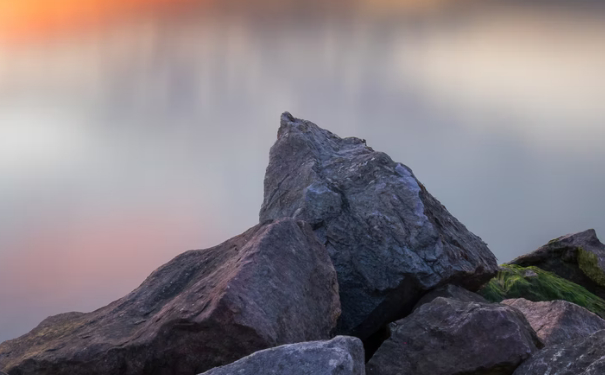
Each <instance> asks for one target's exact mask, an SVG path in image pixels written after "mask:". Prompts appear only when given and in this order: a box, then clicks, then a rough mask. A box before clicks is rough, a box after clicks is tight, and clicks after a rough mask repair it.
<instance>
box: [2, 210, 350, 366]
mask: <svg viewBox="0 0 605 375" xmlns="http://www.w3.org/2000/svg"><path fill="white" fill-rule="evenodd" d="M339 315H340V304H339V300H338V283H337V280H336V272H335V270H334V268H333V266H332V263H331V262H330V258H329V256H328V253H327V252H326V249H325V247H324V246H323V245H322V244H321V243H320V242H319V241H318V240H317V238H316V237H315V235H314V234H313V231H312V229H311V227H310V226H309V225H308V224H306V223H303V222H299V221H296V220H292V219H285V220H280V221H276V222H273V223H266V224H263V225H258V226H256V227H253V228H252V229H250V230H248V231H247V232H245V233H243V234H242V235H240V236H237V237H235V238H233V239H231V240H228V241H227V242H225V243H223V244H221V245H218V246H216V247H213V248H210V249H207V250H195V251H188V252H185V253H183V254H181V255H179V256H178V257H176V258H175V259H174V260H172V261H171V262H169V263H167V264H166V265H164V266H162V267H160V268H159V269H158V270H156V271H155V272H154V273H152V274H151V275H150V276H149V277H148V278H147V280H145V281H144V282H143V284H142V285H141V286H140V287H139V288H137V289H136V290H134V291H133V292H131V293H130V294H128V295H127V296H125V297H124V298H122V299H120V300H117V301H115V302H113V303H111V304H110V305H108V306H106V307H103V308H101V309H99V310H97V311H95V312H92V313H89V314H82V313H70V314H63V315H59V316H55V317H51V318H49V319H47V320H45V321H44V322H42V323H41V324H40V325H39V326H38V327H37V328H35V329H34V330H33V331H31V332H30V333H28V334H26V335H25V336H22V337H20V338H18V339H15V340H12V341H7V342H5V343H3V344H2V345H0V369H4V371H7V372H9V373H11V374H19V375H26V374H36V375H50V374H52V375H107V374H121V375H135V374H136V375H143V374H145V375H173V374H174V375H177V374H178V375H180V374H187V375H191V374H197V373H200V372H203V371H206V370H208V369H211V368H214V367H216V366H220V365H224V364H228V363H231V362H233V361H235V360H238V359H240V358H242V357H244V356H246V355H249V354H251V353H253V352H255V351H258V350H262V349H266V348H270V347H274V346H278V345H282V344H288V343H296V342H302V341H310V340H324V339H329V338H330V337H331V333H332V332H333V331H334V329H335V327H336V322H337V320H338V316H339Z"/></svg>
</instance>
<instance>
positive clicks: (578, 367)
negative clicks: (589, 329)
mask: <svg viewBox="0 0 605 375" xmlns="http://www.w3.org/2000/svg"><path fill="white" fill-rule="evenodd" d="M545 374H550V375H603V374H605V330H604V331H599V332H596V333H595V334H593V335H592V336H589V337H586V338H583V339H578V340H572V341H568V342H566V343H563V344H560V345H555V346H551V347H547V348H546V349H543V350H541V351H540V352H539V353H537V354H536V355H534V356H533V357H532V358H530V359H529V360H527V361H526V362H525V363H523V364H522V365H521V366H519V368H517V370H516V371H515V373H514V375H545Z"/></svg>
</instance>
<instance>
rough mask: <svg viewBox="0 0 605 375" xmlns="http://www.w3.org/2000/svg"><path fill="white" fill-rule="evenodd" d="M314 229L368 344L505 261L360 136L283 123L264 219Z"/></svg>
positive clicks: (347, 312)
mask: <svg viewBox="0 0 605 375" xmlns="http://www.w3.org/2000/svg"><path fill="white" fill-rule="evenodd" d="M284 217H290V218H296V219H299V220H304V221H306V222H308V223H310V224H311V225H312V227H313V229H314V231H315V234H316V235H317V237H318V238H319V240H320V241H321V242H322V244H323V245H325V246H326V248H327V250H328V253H329V254H330V257H331V258H332V261H333V263H334V266H335V268H336V271H337V273H338V282H339V288H340V298H341V304H342V310H343V312H342V316H341V320H340V322H339V330H338V332H339V333H340V334H345V335H354V336H357V337H360V338H362V339H365V338H367V337H368V336H369V335H371V334H373V333H374V332H376V331H378V329H379V328H380V327H383V326H385V325H386V324H388V323H389V322H392V321H394V320H396V319H399V318H401V317H403V316H404V315H405V314H407V313H409V312H410V311H411V309H412V307H413V306H414V304H415V303H416V302H417V301H418V299H419V298H420V297H421V296H422V295H423V294H424V293H425V292H426V291H428V290H430V289H433V288H435V287H437V286H440V285H444V284H446V283H451V284H455V285H459V286H463V287H465V288H467V289H469V290H476V289H478V288H479V287H480V286H481V285H482V284H484V283H485V282H487V281H488V280H489V279H490V278H492V277H493V276H494V275H495V274H496V272H497V270H498V266H497V262H496V258H495V256H494V255H493V254H492V252H491V251H490V250H489V249H488V247H487V246H486V244H485V243H484V242H483V241H482V240H481V239H480V238H479V237H477V236H476V235H474V234H473V233H471V232H470V231H469V230H467V229H466V227H465V226H464V225H462V224H461V223H460V222H459V221H458V220H456V218H455V217H453V216H452V215H451V214H450V213H449V212H448V211H447V209H446V208H445V207H444V206H443V205H442V204H441V203H439V201H437V199H435V198H434V197H433V196H432V195H431V194H429V192H428V191H427V190H426V189H425V188H424V186H423V185H422V184H421V183H420V182H419V181H418V180H417V179H416V177H415V176H414V174H413V173H412V170H411V169H410V168H408V167H406V166H405V165H403V164H401V163H396V162H394V161H393V160H391V158H390V157H389V156H388V155H387V154H385V153H382V152H377V151H374V150H373V149H372V148H370V147H368V146H367V145H366V143H365V141H364V140H361V139H358V138H340V137H338V136H336V135H335V134H333V133H331V132H329V131H327V130H324V129H321V128H320V127H318V126H317V125H315V124H313V123H311V122H309V121H305V120H300V119H296V118H294V117H293V116H292V115H291V114H289V113H284V114H283V115H282V117H281V126H280V128H279V131H278V139H277V142H276V143H275V145H274V146H273V147H272V149H271V154H270V162H269V166H268V168H267V173H266V176H265V197H264V202H263V205H262V208H261V211H260V220H261V222H264V221H266V220H275V219H280V218H284Z"/></svg>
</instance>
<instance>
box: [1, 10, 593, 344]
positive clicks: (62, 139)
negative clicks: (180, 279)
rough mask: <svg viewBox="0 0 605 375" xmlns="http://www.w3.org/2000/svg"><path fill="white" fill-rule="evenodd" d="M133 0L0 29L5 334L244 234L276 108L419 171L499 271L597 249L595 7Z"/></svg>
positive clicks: (108, 295) (254, 209) (29, 17)
mask: <svg viewBox="0 0 605 375" xmlns="http://www.w3.org/2000/svg"><path fill="white" fill-rule="evenodd" d="M36 1H40V0H27V1H26V2H24V3H23V4H29V5H30V6H32V7H33V5H32V4H36ZM145 1H149V0H128V1H124V2H122V3H120V2H119V1H114V0H112V1H107V2H106V4H108V5H107V7H106V8H103V9H104V10H103V12H101V13H98V14H97V13H94V12H93V11H91V10H90V9H88V8H87V9H79V8H78V6H77V5H76V3H78V2H76V1H71V0H70V1H65V2H63V4H72V6H73V8H69V12H68V11H67V10H68V8H65V14H66V15H65V16H64V17H61V18H57V19H55V18H52V17H51V18H48V17H50V16H47V15H46V13H44V12H34V11H32V10H30V9H29V8H27V7H25V5H24V6H23V8H22V9H21V8H19V9H16V8H15V10H14V14H16V15H17V16H15V17H13V19H10V22H8V21H6V20H7V19H8V18H6V16H5V18H2V16H0V182H1V183H0V303H1V304H0V307H1V308H0V342H1V341H4V340H7V339H11V338H14V337H17V336H19V335H22V334H24V333H26V332H27V331H29V330H31V329H32V328H34V327H35V326H36V325H37V324H38V323H39V322H41V321H42V320H43V319H44V318H46V317H47V316H49V315H53V314H57V313H62V312H68V311H92V310H94V309H96V308H99V307H101V306H103V305H105V304H107V303H109V302H111V301H113V300H115V299H118V298H120V297H122V296H124V295H125V294H127V293H128V292H129V291H131V290H132V289H134V288H136V287H137V286H138V285H139V284H140V283H141V282H142V281H143V280H144V278H145V277H146V276H147V275H148V274H150V273H151V272H152V271H153V270H154V269H156V268H157V267H159V266H160V265H161V264H163V263H165V262H167V261H169V260H170V259H171V258H173V257H174V256H176V255H178V254H180V253H182V252H183V251H186V250H190V249H201V248H208V247H211V246H214V245H216V244H219V243H221V242H223V241H225V240H227V239H228V238H230V237H232V236H235V235H237V234H239V233H242V232H244V231H245V230H246V229H248V228H249V227H251V226H253V225H255V224H256V223H257V222H258V211H259V210H260V205H261V202H262V198H263V197H262V193H263V177H264V171H265V167H266V165H267V162H268V155H269V149H270V147H271V145H272V144H273V142H274V141H275V138H276V133H277V129H278V127H279V116H280V114H281V113H282V112H283V111H290V112H291V113H292V114H293V115H294V116H296V117H300V118H304V119H307V120H310V121H312V122H314V123H316V124H318V125H319V126H321V127H323V128H327V129H329V130H331V131H333V132H334V133H336V134H338V135H340V136H342V137H347V136H356V137H359V138H364V139H366V140H367V143H368V145H369V146H371V147H373V148H374V149H375V150H379V151H384V152H386V153H387V154H389V155H390V156H391V157H392V158H393V160H395V161H398V162H402V163H404V164H406V165H407V166H409V167H410V168H411V169H412V170H413V171H414V173H415V174H416V176H417V177H418V179H419V180H420V181H422V182H423V183H424V184H425V185H426V187H427V189H428V190H429V191H430V192H431V193H432V194H433V195H434V196H435V197H436V198H437V199H439V200H440V201H441V202H442V203H443V204H444V205H445V206H446V207H447V208H448V210H449V211H450V212H451V213H452V214H453V215H454V216H455V217H457V218H458V219H459V220H460V221H461V222H462V223H463V224H465V225H466V226H467V227H468V228H469V229H470V230H471V231H472V232H473V233H475V234H477V235H478V236H480V237H481V238H482V239H483V240H484V241H486V242H487V244H488V245H489V247H490V249H491V250H492V251H493V252H494V253H495V254H496V256H497V257H498V258H499V261H500V262H501V263H502V262H506V261H509V260H511V259H513V258H514V257H516V256H519V255H522V254H525V253H527V252H530V251H532V250H535V249H536V248H537V247H539V246H541V245H542V244H544V243H546V242H548V241H549V240H550V239H552V238H555V237H558V236H561V235H565V234H568V233H573V232H578V231H582V230H585V229H589V228H594V229H596V230H597V234H598V235H599V236H600V237H601V238H604V239H605V216H604V215H603V212H605V201H604V200H603V199H602V198H601V194H602V192H603V191H605V175H603V173H600V172H601V171H603V170H604V167H605V148H603V147H602V145H603V142H604V141H605V107H603V105H602V103H601V99H602V98H603V97H605V70H604V69H603V67H604V66H605V43H603V42H604V41H605V22H604V21H605V9H604V7H602V6H600V5H599V4H598V3H597V2H593V1H582V2H577V3H574V4H573V5H571V4H564V3H562V2H560V1H548V0H543V1H535V2H531V4H528V3H526V2H516V1H515V2H506V1H498V0H491V1H472V0H468V1H465V0H454V1H452V0H449V1H448V0H433V1H424V2H423V1H390V0H380V1H376V0H374V1H370V0H352V1H345V0H332V1H306V2H304V1H297V0H288V1H281V2H276V1H270V0H263V1H255V2H249V1H248V2H245V1H241V0H240V1H234V0H229V1H222V2H218V1H210V0H182V1H178V2H174V3H170V2H168V3H167V2H166V1H163V0H153V1H149V3H145ZM114 2H115V3H116V5H111V4H114ZM92 3H94V4H97V1H96V0H95V1H94V2H92ZM118 3H120V4H122V5H119V4H118ZM176 3H179V4H178V6H177V5H176ZM99 4H100V2H99ZM124 4H128V7H126V5H124ZM142 5H147V6H146V7H145V8H144V9H145V11H144V12H143V11H142V10H141V9H143V8H141V6H142ZM151 5H153V7H151ZM66 6H67V5H66ZM2 7H5V8H2ZM2 9H12V8H10V4H9V3H4V4H0V10H2ZM95 9H96V8H95ZM91 12H92V13H91ZM0 13H1V12H0ZM3 14H8V13H3ZM84 15H86V17H85V18H82V17H84ZM93 16H94V17H93ZM3 20H4V21H5V23H4V24H1V22H2V21H3ZM83 20H86V22H83ZM76 21H77V22H76ZM84 23H86V25H83V24H84Z"/></svg>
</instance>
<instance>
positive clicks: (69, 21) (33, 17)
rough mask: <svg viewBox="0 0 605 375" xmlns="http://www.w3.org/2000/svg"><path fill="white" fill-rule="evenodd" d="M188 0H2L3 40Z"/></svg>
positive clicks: (82, 26)
mask: <svg viewBox="0 0 605 375" xmlns="http://www.w3.org/2000/svg"><path fill="white" fill-rule="evenodd" d="M187 1H188V0H87V1H80V0H19V1H14V0H0V41H4V42H24V41H31V40H37V39H40V38H42V39H43V38H45V37H48V36H50V35H56V34H57V33H63V32H68V31H74V30H82V29H87V28H90V27H95V26H99V25H102V24H106V23H107V22H111V21H113V20H115V19H117V18H119V17H122V16H124V15H128V14H132V12H141V11H148V10H149V9H154V8H157V7H158V6H169V5H170V6H173V5H174V4H177V3H184V2H187Z"/></svg>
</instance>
